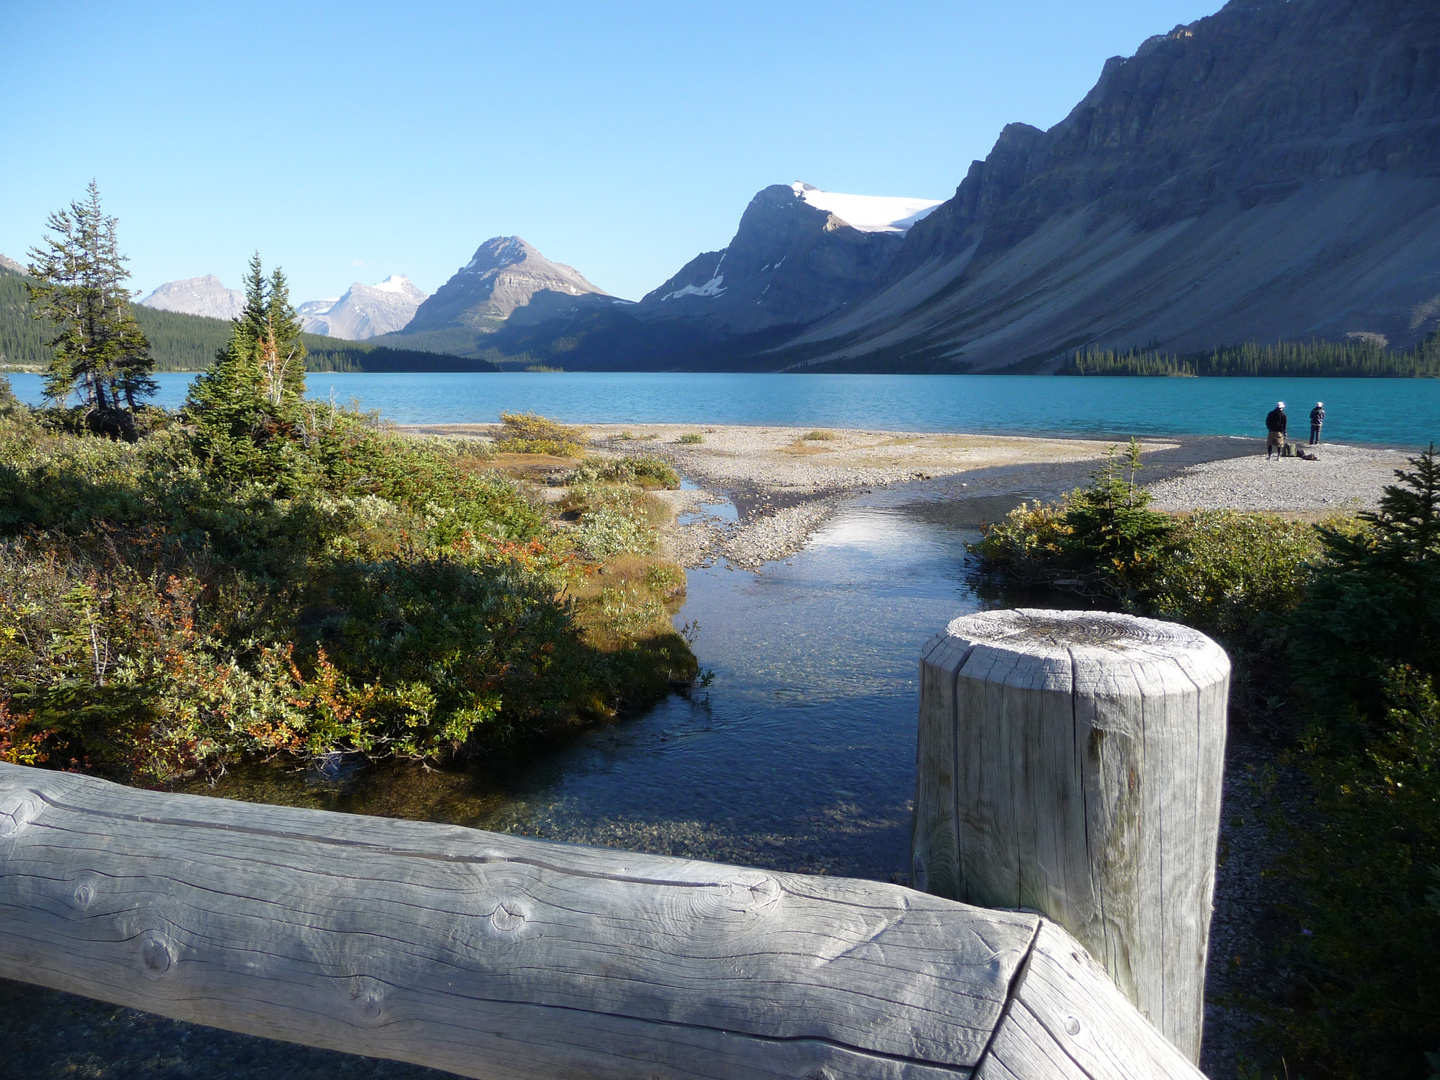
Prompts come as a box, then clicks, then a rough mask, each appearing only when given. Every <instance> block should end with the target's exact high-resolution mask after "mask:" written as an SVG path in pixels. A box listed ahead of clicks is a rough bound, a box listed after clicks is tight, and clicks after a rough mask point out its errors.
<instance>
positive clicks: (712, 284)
mask: <svg viewBox="0 0 1440 1080" xmlns="http://www.w3.org/2000/svg"><path fill="white" fill-rule="evenodd" d="M724 281H725V275H724V274H717V275H716V276H715V277H712V278H711V279H710V280H709V281H707V282H705V284H704V285H686V286H685V287H684V288H683V289H676V290H675V291H674V292H668V293H666V294H665V295H664V296H662V297H660V302H661V303H664V302H665V301H666V300H673V299H675V298H676V297H679V296H719V295H720V294H721V293H723V292H724V291H725V286H724Z"/></svg>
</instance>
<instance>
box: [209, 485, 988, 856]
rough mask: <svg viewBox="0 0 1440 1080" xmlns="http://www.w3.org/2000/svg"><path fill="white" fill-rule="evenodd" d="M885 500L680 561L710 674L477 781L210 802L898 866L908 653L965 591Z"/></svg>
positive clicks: (912, 686)
mask: <svg viewBox="0 0 1440 1080" xmlns="http://www.w3.org/2000/svg"><path fill="white" fill-rule="evenodd" d="M882 502H883V503H890V502H891V500H880V499H876V500H873V501H871V502H869V503H867V502H864V501H861V502H857V503H852V504H850V505H848V506H847V507H845V508H843V509H842V510H841V511H840V512H839V513H838V514H837V515H836V516H835V517H834V518H832V519H831V521H830V522H829V523H828V524H827V525H826V526H825V527H824V528H823V529H822V530H821V531H820V532H819V533H818V534H817V535H816V536H815V537H814V538H813V539H812V541H811V543H810V545H809V546H808V547H807V548H806V550H805V551H803V552H801V553H800V554H798V555H796V556H795V557H793V558H792V559H791V560H790V561H789V562H786V563H778V564H776V563H772V564H770V565H768V566H766V567H765V569H764V571H763V572H762V573H758V574H752V573H748V572H744V571H733V570H727V569H725V568H724V567H723V566H716V567H709V568H706V569H701V570H693V571H691V572H690V574H689V595H688V599H687V601H686V604H685V607H684V609H683V610H682V611H681V612H680V614H679V615H678V616H677V617H676V622H677V625H678V624H682V623H686V622H690V623H696V624H698V634H697V637H696V640H695V646H694V647H695V652H696V654H697V656H698V657H699V659H700V663H701V665H702V667H703V668H708V669H709V670H710V671H712V672H713V673H714V677H713V681H712V682H711V683H710V685H709V686H708V687H706V688H704V689H698V690H696V691H695V692H694V694H693V695H692V697H691V698H689V699H687V698H684V697H679V696H672V697H671V698H669V699H667V700H666V701H664V702H662V703H661V704H660V705H658V706H656V707H655V708H654V709H652V710H651V711H649V712H648V713H646V714H644V715H643V716H640V717H636V718H633V719H630V720H626V721H624V722H621V723H618V724H615V725H612V726H610V727H607V728H603V729H599V730H596V731H592V732H589V733H587V734H585V735H583V736H581V737H579V738H578V739H576V740H575V741H574V742H572V743H570V744H569V745H567V746H565V747H563V748H561V749H560V750H558V751H557V752H555V753H552V754H550V755H548V756H547V757H546V758H545V759H544V760H543V761H537V762H533V763H529V764H527V765H525V766H523V767H521V768H519V769H516V770H512V771H509V772H508V773H507V775H506V777H505V779H504V780H503V781H497V780H495V779H494V778H488V779H487V778H486V777H485V776H484V775H483V774H481V773H479V772H476V773H469V774H462V773H446V772H438V771H433V770H425V769H422V768H418V767H415V766H409V765H406V766H390V767H385V768H375V769H363V768H349V767H347V766H346V764H345V763H343V762H338V763H332V767H331V768H330V769H329V770H328V775H327V772H326V771H325V770H316V771H312V772H310V773H308V774H305V775H303V776H300V775H295V774H290V775H276V774H275V772H274V770H269V771H266V770H263V769H247V770H240V771H239V772H237V773H236V774H235V775H234V776H232V777H230V778H227V779H226V780H225V781H222V783H221V785H220V786H219V788H217V789H216V791H215V794H223V795H233V796H235V797H240V798H249V799H262V800H266V801H273V802H284V803H301V804H304V805H312V806H325V807H331V808H334V809H343V810H349V811H353V812H358V813H365V814H382V815H388V816H396V817H409V818H418V819H425V820H435V821H449V822H455V823H458V824H464V825H472V826H477V827H480V828H485V829H493V830H499V831H507V832H517V833H526V834H529V835H532V836H544V837H549V838H552V839H556V840H566V841H574V842H580V843H591V844H602V845H607V846H613V847H621V848H626V849H631V850H641V851H650V852H658V853H664V854H673V855H680V856H685V857H689V858H701V859H713V860H718V861H723V862H735V863H743V864H750V865H758V866H764V867H769V868H773V869H780V870H796V871H808V872H818V873H830V874H843V875H848V876H858V877H870V878H878V879H882V880H891V879H897V878H901V876H902V875H903V874H904V873H905V871H906V869H907V864H908V859H909V842H910V841H909V833H910V801H911V797H912V794H913V786H914V768H915V718H916V709H917V699H916V694H917V670H918V660H919V654H920V649H921V646H922V645H923V644H924V643H925V641H926V640H927V639H928V638H929V637H930V635H932V634H933V633H935V632H936V631H937V630H939V629H940V628H942V627H943V626H944V625H945V624H946V622H948V621H949V620H950V619H952V618H954V617H955V616H956V615H959V614H962V613H964V612H967V611H973V610H975V609H976V607H977V602H976V600H975V598H974V596H973V594H972V593H971V591H970V589H969V587H968V586H967V585H966V583H965V580H964V576H963V566H962V561H963V558H964V541H965V540H966V539H967V538H972V537H973V536H974V533H973V532H970V531H968V530H964V529H961V528H957V527H954V526H946V525H945V524H943V523H939V522H936V521H934V520H925V519H924V518H923V516H922V515H918V514H914V513H907V508H906V507H905V506H904V505H898V506H897V505H881V503H882Z"/></svg>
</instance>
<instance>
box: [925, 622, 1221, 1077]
mask: <svg viewBox="0 0 1440 1080" xmlns="http://www.w3.org/2000/svg"><path fill="white" fill-rule="evenodd" d="M1229 686H1230V661H1229V659H1228V658H1227V657H1226V655H1225V652H1224V650H1222V649H1221V648H1220V646H1218V645H1216V644H1215V642H1213V641H1211V640H1210V639H1209V638H1208V637H1206V636H1205V635H1204V634H1201V633H1199V632H1198V631H1196V630H1191V629H1189V628H1187V627H1184V626H1178V625H1176V624H1174V623H1166V622H1159V621H1157V620H1154V619H1140V618H1134V617H1132V616H1128V615H1118V614H1111V613H1106V612H1073V611H1040V610H1026V609H1021V610H1016V611H992V612H985V613H982V614H977V615H967V616H964V617H962V618H959V619H956V620H955V621H954V622H952V623H950V625H949V626H948V627H947V628H946V629H945V631H944V632H943V633H941V634H937V635H936V636H935V637H934V638H933V639H932V640H931V641H930V642H929V644H928V645H927V646H926V647H925V650H924V652H923V653H922V657H921V661H920V730H919V757H918V767H917V778H916V788H915V818H914V843H913V848H912V869H913V881H914V884H915V887H916V888H920V889H924V890H926V891H927V892H932V893H935V894H937V895H940V896H947V897H950V898H952V899H955V900H962V901H965V902H967V903H972V904H981V905H985V906H987V907H1001V908H1028V909H1032V910H1035V911H1039V912H1042V913H1043V914H1045V915H1048V916H1049V917H1050V918H1052V919H1054V920H1055V921H1056V922H1058V923H1059V924H1060V925H1061V926H1063V927H1065V928H1066V929H1067V930H1069V931H1070V933H1072V934H1073V935H1074V936H1075V937H1076V938H1077V939H1079V941H1080V942H1081V943H1082V944H1083V945H1084V946H1085V947H1086V948H1087V949H1089V950H1090V952H1091V953H1092V954H1093V955H1094V956H1095V957H1096V959H1097V960H1099V962H1100V963H1101V964H1102V965H1103V966H1104V968H1105V970H1106V971H1108V972H1109V974H1110V977H1111V978H1112V979H1113V980H1114V981H1115V984H1116V985H1117V986H1118V987H1119V988H1120V990H1121V991H1122V992H1123V993H1124V994H1125V995H1126V997H1128V998H1129V999H1130V1000H1131V1001H1132V1002H1134V1003H1135V1005H1136V1006H1137V1007H1138V1008H1139V1009H1140V1011H1141V1013H1142V1014H1144V1015H1145V1016H1146V1017H1148V1018H1149V1019H1150V1021H1151V1022H1152V1023H1153V1024H1155V1026H1156V1027H1157V1028H1159V1029H1160V1031H1162V1032H1163V1033H1164V1034H1165V1035H1166V1037H1167V1038H1169V1039H1170V1040H1171V1041H1172V1042H1173V1043H1174V1044H1175V1045H1176V1046H1177V1047H1179V1049H1180V1050H1181V1051H1182V1052H1184V1053H1185V1054H1187V1055H1188V1056H1189V1058H1190V1060H1191V1061H1198V1060H1199V1057H1200V1033H1201V1025H1202V1022H1203V1018H1204V990H1205V955H1206V947H1207V939H1208V936H1209V931H1210V905H1211V898H1212V895H1213V892H1214V885H1215V847H1216V842H1217V840H1218V837H1219V829H1220V786H1221V777H1222V772H1223V768H1224V758H1225V717H1226V705H1227V698H1228V695H1229Z"/></svg>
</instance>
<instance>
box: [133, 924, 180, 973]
mask: <svg viewBox="0 0 1440 1080" xmlns="http://www.w3.org/2000/svg"><path fill="white" fill-rule="evenodd" d="M174 962H175V954H174V953H173V952H172V951H171V948H170V940H169V939H168V938H167V937H166V936H165V935H164V934H162V933H160V932H159V931H158V930H147V931H145V933H143V934H141V935H140V963H141V964H142V965H143V966H144V968H145V970H146V972H148V973H149V974H151V975H155V976H160V975H164V974H165V973H166V972H168V971H169V970H170V967H171V965H172V964H174Z"/></svg>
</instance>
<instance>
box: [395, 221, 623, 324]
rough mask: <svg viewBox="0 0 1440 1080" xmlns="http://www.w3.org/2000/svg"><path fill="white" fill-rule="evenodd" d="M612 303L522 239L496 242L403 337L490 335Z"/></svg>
mask: <svg viewBox="0 0 1440 1080" xmlns="http://www.w3.org/2000/svg"><path fill="white" fill-rule="evenodd" d="M613 301H614V298H613V297H609V296H606V294H605V293H603V292H601V291H600V290H599V289H597V288H596V287H595V286H594V285H592V284H590V282H588V281H586V280H585V278H584V276H583V275H581V273H580V272H579V271H578V270H576V269H575V268H574V267H571V266H565V265H564V264H562V263H555V262H551V261H550V260H549V259H547V258H545V256H543V255H541V254H540V252H538V251H536V250H535V249H534V248H533V247H531V246H530V245H529V244H527V243H526V242H525V241H524V240H522V239H520V237H518V236H496V237H493V238H492V239H490V240H486V241H485V242H484V243H483V244H481V245H480V247H479V248H477V249H476V251H475V255H474V257H473V258H472V259H471V260H470V261H469V262H468V263H466V264H465V265H464V266H462V267H461V268H460V269H459V270H458V271H456V272H455V274H454V276H453V277H451V278H450V280H449V281H447V282H446V283H445V284H444V285H442V286H440V288H438V289H436V290H435V295H434V296H432V297H430V298H429V299H428V300H426V301H425V302H424V303H423V304H421V305H420V308H419V310H418V311H416V312H415V317H414V318H413V319H412V320H411V321H410V324H409V325H408V326H406V327H405V330H404V333H405V334H414V333H422V332H426V331H435V330H448V329H452V328H456V327H459V328H464V329H466V330H470V331H478V332H480V333H487V332H490V331H494V330H498V329H500V328H501V327H502V326H505V325H506V324H509V323H514V324H515V325H530V324H534V323H536V322H539V321H542V320H546V319H551V318H554V317H556V316H558V315H562V314H566V313H569V312H571V311H573V310H574V309H576V308H577V307H579V306H582V305H590V304H594V303H604V302H613Z"/></svg>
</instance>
